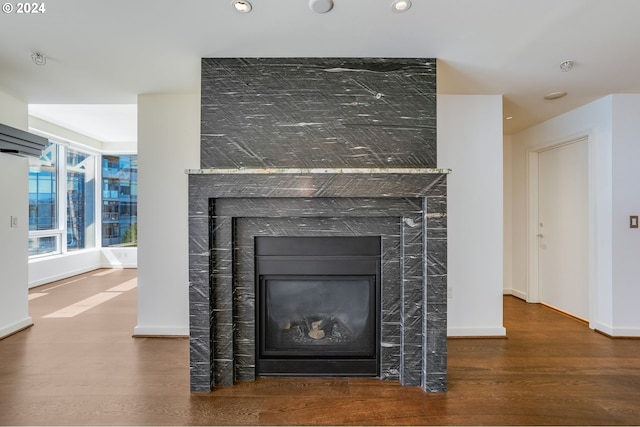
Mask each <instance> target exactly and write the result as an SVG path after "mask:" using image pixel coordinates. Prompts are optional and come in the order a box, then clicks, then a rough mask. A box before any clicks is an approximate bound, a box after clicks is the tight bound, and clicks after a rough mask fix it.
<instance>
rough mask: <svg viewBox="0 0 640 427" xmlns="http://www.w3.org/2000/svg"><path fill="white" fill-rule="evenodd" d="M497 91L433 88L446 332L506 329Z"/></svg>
mask: <svg viewBox="0 0 640 427" xmlns="http://www.w3.org/2000/svg"><path fill="white" fill-rule="evenodd" d="M502 151H503V136H502V97H501V96H500V95H438V166H439V167H445V168H451V169H453V172H452V173H451V175H449V177H448V179H447V194H448V198H447V209H448V214H447V218H448V219H447V221H448V259H447V262H448V287H449V296H450V298H449V300H448V302H449V304H448V334H449V336H503V335H505V334H506V331H505V329H504V327H503V323H502V293H503V172H502V171H503V157H502Z"/></svg>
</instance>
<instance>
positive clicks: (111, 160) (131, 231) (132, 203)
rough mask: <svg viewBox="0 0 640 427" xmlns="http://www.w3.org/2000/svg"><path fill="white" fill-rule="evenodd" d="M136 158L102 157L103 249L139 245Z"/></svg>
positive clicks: (128, 156)
mask: <svg viewBox="0 0 640 427" xmlns="http://www.w3.org/2000/svg"><path fill="white" fill-rule="evenodd" d="M137 215H138V156H136V155H103V156H102V246H103V247H108V246H137V245H138V217H137Z"/></svg>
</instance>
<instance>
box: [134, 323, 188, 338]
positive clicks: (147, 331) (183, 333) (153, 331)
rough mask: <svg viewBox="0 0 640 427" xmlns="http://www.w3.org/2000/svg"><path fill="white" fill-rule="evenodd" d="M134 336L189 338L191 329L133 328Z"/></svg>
mask: <svg viewBox="0 0 640 427" xmlns="http://www.w3.org/2000/svg"><path fill="white" fill-rule="evenodd" d="M133 336H164V337H167V336H170V337H173V336H175V337H188V336H189V328H181V327H171V326H167V327H161V326H136V327H135V328H133Z"/></svg>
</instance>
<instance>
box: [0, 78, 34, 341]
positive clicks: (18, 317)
mask: <svg viewBox="0 0 640 427" xmlns="http://www.w3.org/2000/svg"><path fill="white" fill-rule="evenodd" d="M0 123H2V124H5V125H7V126H11V127H15V128H18V129H22V130H25V131H26V130H27V129H28V123H27V104H26V102H23V101H21V100H19V99H16V98H14V97H12V96H10V95H8V94H6V93H4V92H2V91H0ZM28 172H29V165H28V162H27V159H26V158H23V157H16V156H11V155H8V154H2V153H0V338H1V337H4V336H6V335H9V334H11V333H13V332H15V331H18V330H20V329H22V328H25V327H27V326H29V325H32V324H33V321H32V319H31V317H29V303H28V288H27V281H28V265H27V258H28V236H29V178H28ZM12 216H16V217H17V218H18V226H17V227H11V217H12Z"/></svg>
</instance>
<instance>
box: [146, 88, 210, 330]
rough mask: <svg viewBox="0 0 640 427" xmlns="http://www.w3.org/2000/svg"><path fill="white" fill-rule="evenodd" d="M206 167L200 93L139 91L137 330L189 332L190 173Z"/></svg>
mask: <svg viewBox="0 0 640 427" xmlns="http://www.w3.org/2000/svg"><path fill="white" fill-rule="evenodd" d="M199 167H200V94H150V95H140V96H139V97H138V248H139V253H138V325H137V326H136V328H135V331H134V333H135V334H136V335H188V334H189V287H188V281H189V256H188V254H189V247H188V240H189V239H188V179H187V175H186V174H185V172H184V170H185V169H191V168H192V169H197V168H199Z"/></svg>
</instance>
